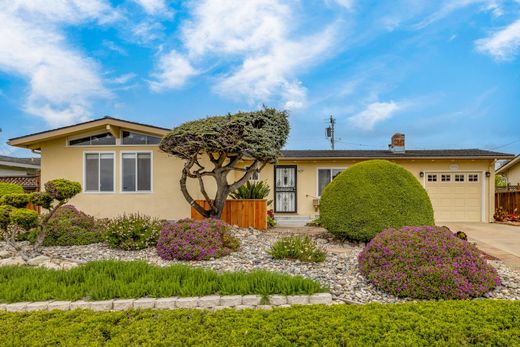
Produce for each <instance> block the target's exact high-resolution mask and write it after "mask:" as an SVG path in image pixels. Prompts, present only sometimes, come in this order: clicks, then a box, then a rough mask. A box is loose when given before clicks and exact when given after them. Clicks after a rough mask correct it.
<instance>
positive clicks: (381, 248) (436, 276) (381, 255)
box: [359, 226, 501, 299]
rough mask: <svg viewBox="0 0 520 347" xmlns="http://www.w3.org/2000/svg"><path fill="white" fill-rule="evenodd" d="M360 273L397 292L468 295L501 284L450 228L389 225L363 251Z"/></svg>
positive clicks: (476, 252)
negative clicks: (396, 227) (389, 227)
mask: <svg viewBox="0 0 520 347" xmlns="http://www.w3.org/2000/svg"><path fill="white" fill-rule="evenodd" d="M359 267H360V270H361V273H362V274H363V275H365V276H366V277H367V279H368V280H369V281H370V282H372V283H373V284H374V285H375V286H376V287H378V288H379V289H381V290H384V291H386V292H387V293H390V294H392V295H395V296H399V297H411V298H417V299H470V298H476V297H480V296H482V295H483V294H485V293H487V292H489V291H491V290H492V289H494V288H495V287H496V286H499V285H500V284H501V281H500V278H499V277H498V275H497V272H496V270H495V269H494V268H493V267H492V266H491V265H489V264H488V263H486V261H485V260H484V259H482V257H481V254H480V251H479V250H478V249H477V247H475V246H474V245H472V244H470V243H468V242H466V241H463V240H460V239H459V238H458V237H457V236H455V235H454V234H453V233H452V232H451V231H450V230H449V229H448V228H446V227H432V226H427V227H403V228H401V229H399V230H396V229H387V230H384V231H383V232H382V233H380V234H379V235H377V236H376V237H374V238H373V239H372V241H370V242H369V243H368V245H367V246H366V247H365V249H364V250H363V252H361V253H360V254H359Z"/></svg>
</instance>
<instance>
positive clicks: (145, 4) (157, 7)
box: [134, 0, 168, 15]
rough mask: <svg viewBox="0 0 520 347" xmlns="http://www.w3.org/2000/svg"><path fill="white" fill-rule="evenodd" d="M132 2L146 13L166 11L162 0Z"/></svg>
mask: <svg viewBox="0 0 520 347" xmlns="http://www.w3.org/2000/svg"><path fill="white" fill-rule="evenodd" d="M134 2H136V3H137V4H139V5H140V6H141V7H142V8H143V9H144V10H145V12H146V13H148V14H152V15H157V14H164V13H165V12H168V7H167V6H166V3H165V1H164V0H134Z"/></svg>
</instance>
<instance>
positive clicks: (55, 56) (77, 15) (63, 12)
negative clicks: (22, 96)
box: [0, 0, 114, 125]
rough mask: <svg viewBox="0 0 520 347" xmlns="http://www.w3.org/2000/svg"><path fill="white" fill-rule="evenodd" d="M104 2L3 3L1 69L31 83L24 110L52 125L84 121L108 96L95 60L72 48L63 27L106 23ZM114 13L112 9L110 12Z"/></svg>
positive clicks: (0, 11)
mask: <svg viewBox="0 0 520 347" xmlns="http://www.w3.org/2000/svg"><path fill="white" fill-rule="evenodd" d="M109 8H110V7H109V6H108V5H106V4H105V3H104V2H103V1H91V2H83V1H79V0H77V1H65V0H64V1H55V2H48V1H41V0H34V1H29V0H27V1H14V2H9V3H8V4H5V3H4V4H1V5H0V23H2V25H1V26H0V70H3V71H6V72H8V73H13V74H15V75H18V76H20V77H22V78H24V79H26V80H28V83H29V88H28V94H27V97H26V100H25V104H24V110H25V111H26V112H28V113H31V114H33V115H36V116H38V117H41V118H43V119H45V120H46V121H47V122H49V123H50V124H52V125H62V124H67V123H70V122H73V121H76V120H83V119H86V117H87V116H88V114H89V112H88V111H89V107H90V104H91V102H92V100H93V99H96V98H100V97H108V96H110V92H109V91H108V90H107V89H106V88H105V87H104V86H103V81H102V79H101V77H100V73H99V68H98V66H97V65H96V63H95V62H93V61H92V60H91V59H89V58H88V57H86V56H84V55H83V54H82V53H81V52H79V51H78V50H76V49H74V48H72V47H70V45H68V44H67V42H66V41H65V37H64V36H63V34H62V33H61V31H60V28H59V24H61V23H70V24H75V23H79V22H81V21H86V20H94V19H96V20H100V21H106V20H108V18H113V17H114V15H113V14H112V13H110V14H107V15H105V12H104V11H105V10H107V9H109ZM110 12H111V11H110Z"/></svg>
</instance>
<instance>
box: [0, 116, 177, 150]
mask: <svg viewBox="0 0 520 347" xmlns="http://www.w3.org/2000/svg"><path fill="white" fill-rule="evenodd" d="M107 125H112V126H117V127H120V128H125V129H131V130H136V131H142V132H145V133H150V134H155V135H160V136H164V135H166V134H167V133H168V132H169V129H166V128H160V127H154V126H150V125H147V124H140V123H135V122H129V121H125V120H121V119H117V118H111V117H105V118H100V119H95V120H92V121H88V122H84V123H80V124H75V125H71V126H67V127H63V128H58V129H54V130H48V131H44V132H41V133H36V134H31V135H26V136H20V137H15V138H12V139H9V141H8V142H7V143H8V144H9V145H10V146H14V147H21V148H28V149H40V144H41V143H42V142H45V141H49V140H53V139H56V138H60V137H65V136H69V135H70V134H72V133H76V132H82V131H86V130H89V129H93V128H98V127H102V126H107Z"/></svg>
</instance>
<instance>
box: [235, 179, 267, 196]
mask: <svg viewBox="0 0 520 347" xmlns="http://www.w3.org/2000/svg"><path fill="white" fill-rule="evenodd" d="M270 191H271V189H270V188H269V185H268V184H267V183H265V182H263V181H247V183H246V184H244V185H242V186H240V187H239V188H237V189H236V190H235V191H233V192H232V193H230V194H229V196H231V198H233V199H265V198H266V197H267V196H268V195H269V192H270Z"/></svg>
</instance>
